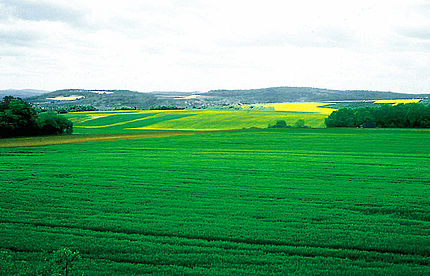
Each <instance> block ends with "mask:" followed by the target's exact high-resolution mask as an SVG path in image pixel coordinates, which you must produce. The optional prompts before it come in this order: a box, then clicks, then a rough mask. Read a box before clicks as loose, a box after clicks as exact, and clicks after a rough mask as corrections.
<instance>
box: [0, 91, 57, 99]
mask: <svg viewBox="0 0 430 276" xmlns="http://www.w3.org/2000/svg"><path fill="white" fill-rule="evenodd" d="M48 92H49V91H44V90H36V89H21V90H18V89H7V90H0V99H2V98H3V97H5V96H13V97H18V98H22V99H25V98H28V97H34V96H40V95H43V94H45V93H48Z"/></svg>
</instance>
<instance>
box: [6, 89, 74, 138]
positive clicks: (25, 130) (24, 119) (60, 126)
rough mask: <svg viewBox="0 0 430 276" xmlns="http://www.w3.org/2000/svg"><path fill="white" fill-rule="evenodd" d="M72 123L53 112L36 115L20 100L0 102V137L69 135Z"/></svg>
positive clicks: (11, 98) (34, 111)
mask: <svg viewBox="0 0 430 276" xmlns="http://www.w3.org/2000/svg"><path fill="white" fill-rule="evenodd" d="M72 131H73V123H72V122H71V121H69V120H68V119H67V118H65V117H62V116H60V115H57V114H56V113H54V112H41V113H38V112H37V111H36V110H35V109H34V108H33V107H32V106H31V105H30V104H28V103H26V102H25V101H23V100H22V99H20V98H14V97H11V96H6V97H4V98H3V100H2V101H0V137H16V136H36V135H52V134H71V133H72Z"/></svg>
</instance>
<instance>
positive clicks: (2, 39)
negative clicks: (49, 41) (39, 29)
mask: <svg viewBox="0 0 430 276" xmlns="http://www.w3.org/2000/svg"><path fill="white" fill-rule="evenodd" d="M40 38H41V37H40V35H39V34H37V33H34V32H30V31H16V30H14V31H5V30H0V45H2V44H3V45H8V46H32V45H33V44H34V43H36V42H37V41H38V40H39V39H40Z"/></svg>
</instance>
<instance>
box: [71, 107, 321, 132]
mask: <svg viewBox="0 0 430 276" xmlns="http://www.w3.org/2000/svg"><path fill="white" fill-rule="evenodd" d="M67 117H68V118H69V119H70V120H72V121H73V123H74V126H75V130H74V133H76V134H101V133H129V132H141V131H153V130H157V131H160V130H161V131H166V130H167V131H171V130H175V131H176V130H185V131H189V130H230V129H243V128H253V127H254V128H267V126H268V125H269V124H272V125H273V124H274V123H275V122H276V121H277V120H284V121H285V122H286V123H287V124H289V125H294V123H295V122H297V121H298V120H300V119H303V120H304V121H305V125H306V126H309V127H314V128H322V127H325V125H324V119H325V118H326V117H327V114H321V113H317V112H282V111H281V112H274V111H252V110H241V111H237V110H232V111H226V110H203V109H195V110H163V111H161V110H158V111H156V110H147V111H145V110H143V111H142V110H137V111H135V110H130V111H95V112H76V113H69V114H67Z"/></svg>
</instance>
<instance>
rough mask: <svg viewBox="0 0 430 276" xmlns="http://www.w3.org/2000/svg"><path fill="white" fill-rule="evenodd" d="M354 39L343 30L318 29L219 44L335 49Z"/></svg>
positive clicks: (351, 42) (348, 43)
mask: <svg viewBox="0 0 430 276" xmlns="http://www.w3.org/2000/svg"><path fill="white" fill-rule="evenodd" d="M355 41H356V39H355V38H354V37H353V35H352V34H351V33H348V32H347V31H346V30H343V29H336V28H320V29H315V30H307V31H305V32H303V33H272V34H265V35H262V36H259V37H253V38H242V39H238V40H235V41H229V42H221V44H223V45H225V46H238V47H282V46H285V45H293V46H298V47H315V48H337V47H342V48H343V47H348V46H350V45H353V44H354V42H355Z"/></svg>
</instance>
